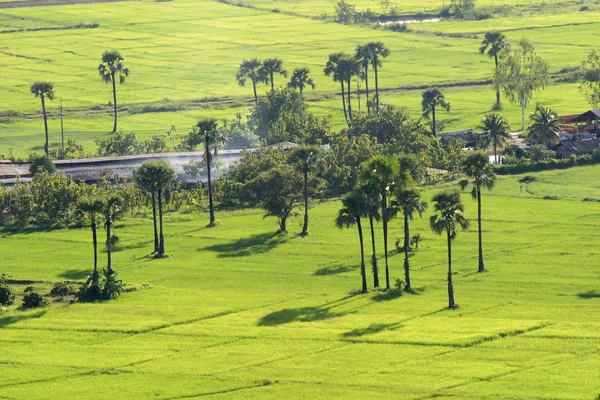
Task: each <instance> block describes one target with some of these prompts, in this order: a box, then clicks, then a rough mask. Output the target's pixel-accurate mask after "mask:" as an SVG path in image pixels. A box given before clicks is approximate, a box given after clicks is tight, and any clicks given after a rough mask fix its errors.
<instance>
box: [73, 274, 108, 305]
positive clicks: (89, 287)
mask: <svg viewBox="0 0 600 400" xmlns="http://www.w3.org/2000/svg"><path fill="white" fill-rule="evenodd" d="M101 294H102V293H101V290H100V286H98V285H94V284H93V283H92V281H91V279H90V280H87V281H86V282H85V283H84V284H83V285H81V287H80V288H79V291H78V292H77V294H76V295H75V297H77V300H79V301H81V302H84V303H87V302H92V301H97V300H100V297H101Z"/></svg>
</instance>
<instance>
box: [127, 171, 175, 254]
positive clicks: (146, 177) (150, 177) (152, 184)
mask: <svg viewBox="0 0 600 400" xmlns="http://www.w3.org/2000/svg"><path fill="white" fill-rule="evenodd" d="M134 179H135V180H136V181H137V182H138V184H140V185H141V186H142V187H144V188H147V189H150V190H152V191H156V196H157V197H158V218H159V238H158V252H157V255H158V256H159V257H161V256H163V255H164V254H165V238H164V235H163V211H162V210H163V209H162V200H163V190H164V189H165V188H166V187H168V186H169V185H170V184H172V183H173V182H174V181H175V179H177V175H176V173H175V171H174V170H173V168H171V166H170V165H169V163H168V162H166V161H164V160H160V161H158V160H150V161H144V163H143V164H142V165H141V166H140V167H139V168H138V169H137V170H135V171H134Z"/></svg>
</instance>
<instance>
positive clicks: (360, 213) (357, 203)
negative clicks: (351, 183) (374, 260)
mask: <svg viewBox="0 0 600 400" xmlns="http://www.w3.org/2000/svg"><path fill="white" fill-rule="evenodd" d="M368 203H369V200H368V199H367V196H366V195H365V194H364V193H363V192H362V191H360V190H353V191H351V192H349V193H348V194H346V195H345V196H344V198H343V199H342V204H343V205H344V206H343V207H342V208H341V209H340V210H339V211H338V215H337V218H336V219H335V224H336V226H337V227H338V228H340V229H342V228H348V227H350V226H352V225H354V224H356V227H357V228H358V238H359V242H360V275H361V278H362V293H366V292H367V289H368V288H367V271H366V267H365V248H364V244H363V231H362V225H361V218H362V217H364V216H365V215H366V214H367V213H368V208H369V205H368Z"/></svg>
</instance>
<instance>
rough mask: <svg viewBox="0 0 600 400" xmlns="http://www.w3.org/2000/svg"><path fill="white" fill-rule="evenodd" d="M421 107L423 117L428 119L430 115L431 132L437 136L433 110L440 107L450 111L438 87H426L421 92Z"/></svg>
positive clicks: (448, 104)
mask: <svg viewBox="0 0 600 400" xmlns="http://www.w3.org/2000/svg"><path fill="white" fill-rule="evenodd" d="M421 96H422V98H423V99H422V100H421V107H422V108H423V117H424V118H425V119H429V118H430V117H431V133H432V134H433V136H437V122H436V118H435V110H436V108H437V107H441V108H443V109H445V110H446V111H448V112H449V111H450V109H451V108H450V103H446V99H445V97H444V94H443V93H442V91H441V90H440V89H438V88H433V89H427V90H425V91H424V92H423V94H422V95H421Z"/></svg>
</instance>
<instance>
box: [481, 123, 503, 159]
mask: <svg viewBox="0 0 600 400" xmlns="http://www.w3.org/2000/svg"><path fill="white" fill-rule="evenodd" d="M479 129H481V130H482V133H481V137H480V141H481V144H482V145H483V146H484V147H485V148H486V149H487V148H488V147H490V146H493V147H494V163H495V164H498V147H500V148H501V149H503V148H505V147H506V146H508V139H510V133H509V132H508V131H509V130H510V125H509V124H508V121H506V120H505V119H504V117H502V116H501V115H499V114H490V115H487V116H485V117H483V124H482V125H481V126H480V127H479Z"/></svg>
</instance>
